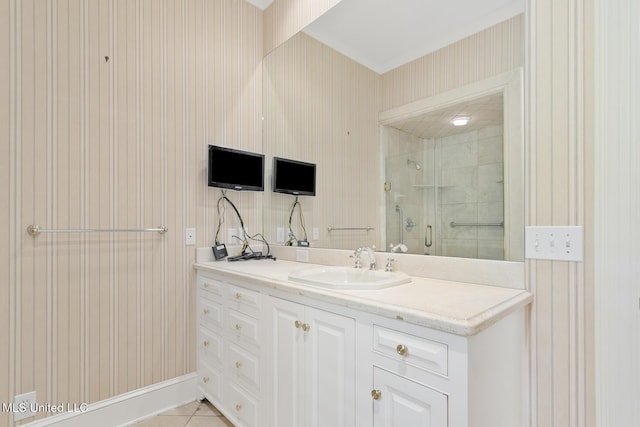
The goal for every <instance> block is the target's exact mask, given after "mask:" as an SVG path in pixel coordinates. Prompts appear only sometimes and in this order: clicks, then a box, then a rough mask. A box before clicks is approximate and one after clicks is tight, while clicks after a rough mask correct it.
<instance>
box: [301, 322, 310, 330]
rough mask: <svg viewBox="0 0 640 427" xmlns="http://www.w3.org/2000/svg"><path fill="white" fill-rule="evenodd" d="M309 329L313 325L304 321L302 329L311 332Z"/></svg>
mask: <svg viewBox="0 0 640 427" xmlns="http://www.w3.org/2000/svg"><path fill="white" fill-rule="evenodd" d="M309 329H311V326H309V324H308V323H303V324H302V330H303V331H305V332H309Z"/></svg>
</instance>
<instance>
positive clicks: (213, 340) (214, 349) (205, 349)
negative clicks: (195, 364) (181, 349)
mask: <svg viewBox="0 0 640 427" xmlns="http://www.w3.org/2000/svg"><path fill="white" fill-rule="evenodd" d="M222 348H223V347H222V338H221V337H219V336H217V335H216V334H213V333H211V332H209V331H207V330H206V329H205V328H200V329H199V330H198V352H199V353H200V354H199V355H198V357H200V358H201V359H202V360H206V361H207V362H208V363H212V364H219V363H220V362H221V361H222Z"/></svg>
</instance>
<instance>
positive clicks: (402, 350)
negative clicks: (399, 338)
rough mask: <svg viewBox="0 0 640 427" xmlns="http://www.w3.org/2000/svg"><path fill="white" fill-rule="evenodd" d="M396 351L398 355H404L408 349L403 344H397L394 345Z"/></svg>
mask: <svg viewBox="0 0 640 427" xmlns="http://www.w3.org/2000/svg"><path fill="white" fill-rule="evenodd" d="M396 351H397V352H398V354H399V355H400V356H406V355H407V353H409V349H408V348H407V346H406V345H404V344H398V346H397V347H396Z"/></svg>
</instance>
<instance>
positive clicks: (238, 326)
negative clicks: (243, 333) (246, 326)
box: [236, 323, 242, 331]
mask: <svg viewBox="0 0 640 427" xmlns="http://www.w3.org/2000/svg"><path fill="white" fill-rule="evenodd" d="M240 329H242V325H241V324H239V323H236V331H239V330H240Z"/></svg>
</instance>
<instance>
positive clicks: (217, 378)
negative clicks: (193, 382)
mask: <svg viewBox="0 0 640 427" xmlns="http://www.w3.org/2000/svg"><path fill="white" fill-rule="evenodd" d="M198 386H199V387H200V388H201V390H202V391H203V393H204V395H205V396H206V397H207V398H209V399H213V400H220V398H221V397H222V374H221V373H220V371H219V370H217V369H214V368H212V367H211V366H209V365H208V364H207V363H205V362H203V361H202V360H200V361H199V362H198Z"/></svg>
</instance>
